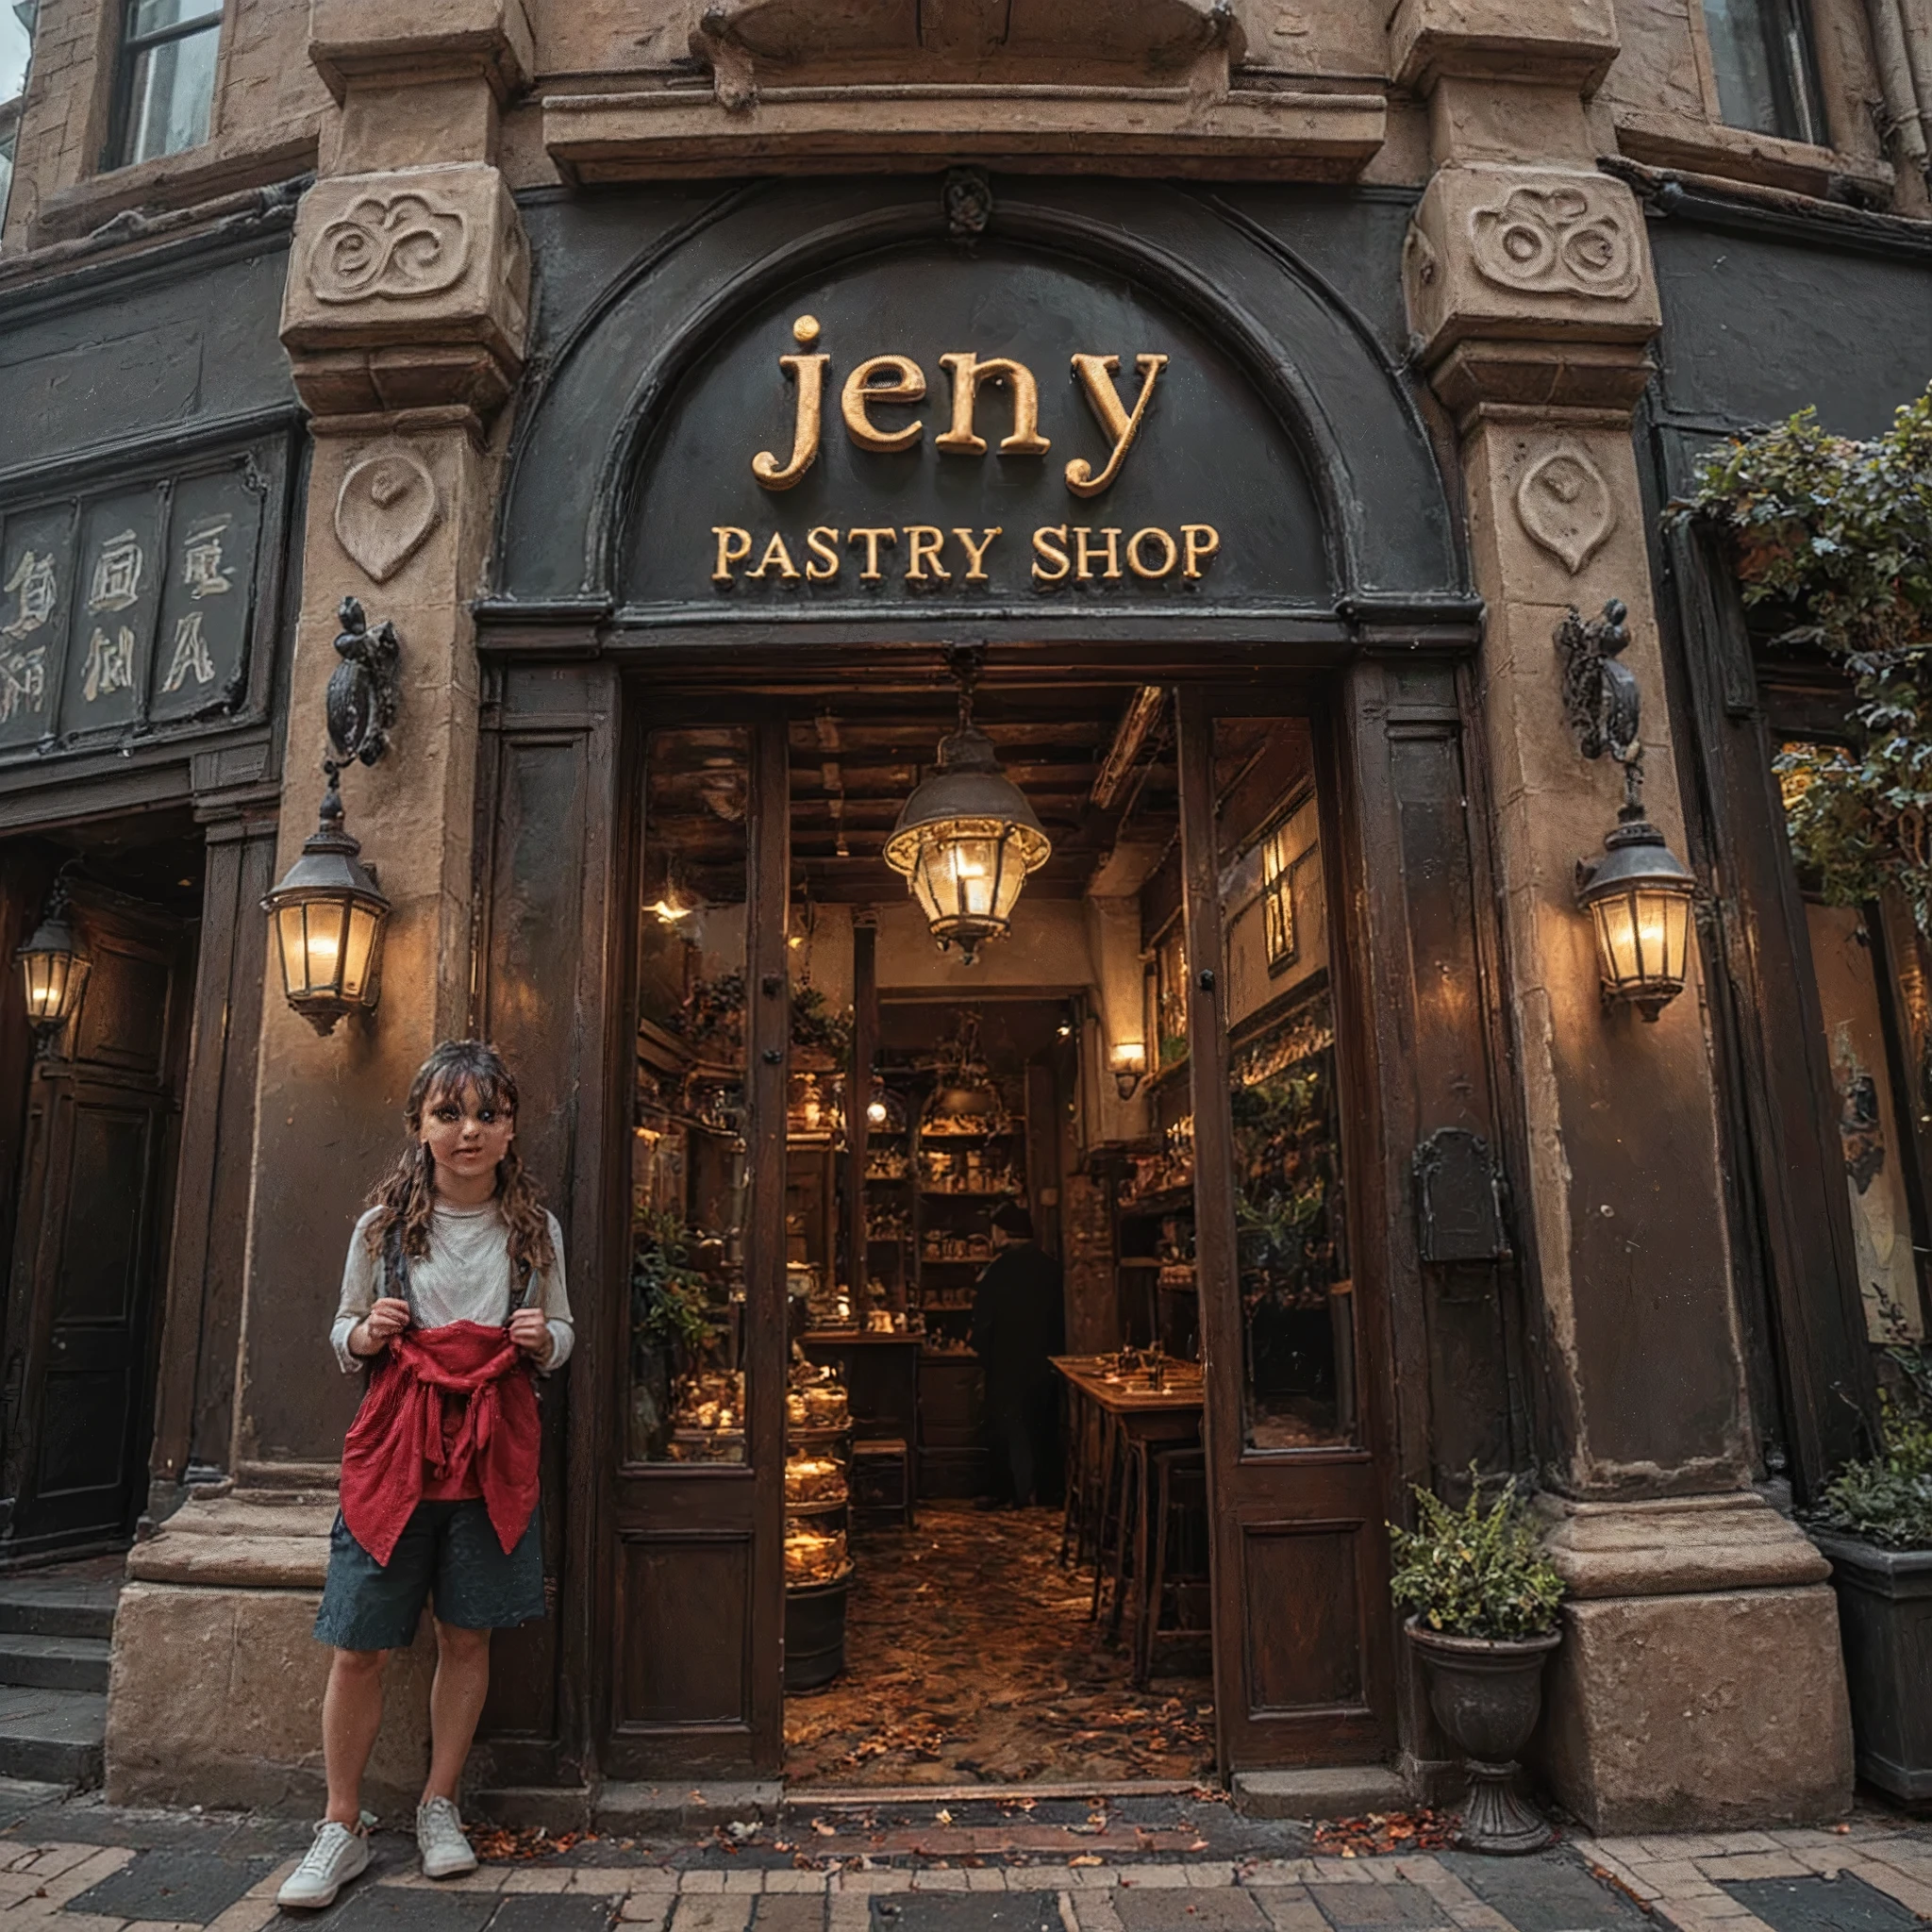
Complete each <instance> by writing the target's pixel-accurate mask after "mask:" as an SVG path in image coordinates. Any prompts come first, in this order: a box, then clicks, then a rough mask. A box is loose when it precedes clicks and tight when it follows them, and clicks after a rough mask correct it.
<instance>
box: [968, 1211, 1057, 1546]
mask: <svg viewBox="0 0 1932 1932" xmlns="http://www.w3.org/2000/svg"><path fill="white" fill-rule="evenodd" d="M992 1245H993V1257H992V1259H991V1261H990V1262H989V1263H988V1264H987V1268H986V1272H985V1273H984V1274H981V1275H980V1277H979V1285H978V1287H977V1289H976V1290H975V1291H974V1297H973V1347H974V1353H975V1354H976V1355H977V1356H978V1357H979V1359H980V1361H981V1363H982V1364H983V1365H984V1367H985V1370H986V1437H987V1447H988V1449H989V1450H990V1451H991V1462H992V1471H991V1493H990V1495H989V1497H988V1499H987V1503H986V1506H985V1507H989V1508H997V1507H1000V1506H1001V1505H1003V1504H1007V1503H1014V1504H1017V1505H1018V1506H1019V1507H1021V1508H1023V1509H1024V1507H1026V1506H1027V1505H1028V1504H1029V1503H1045V1502H1049V1501H1051V1500H1052V1492H1053V1491H1054V1490H1055V1489H1056V1488H1057V1487H1058V1467H1059V1387H1058V1377H1057V1376H1056V1374H1055V1373H1054V1370H1053V1366H1052V1362H1051V1360H1050V1357H1053V1356H1057V1355H1059V1354H1061V1353H1062V1352H1063V1351H1064V1349H1065V1347H1066V1306H1065V1302H1064V1299H1063V1297H1062V1295H1061V1291H1060V1264H1059V1263H1058V1261H1056V1260H1055V1259H1054V1258H1053V1257H1052V1256H1051V1255H1049V1254H1047V1253H1046V1252H1045V1250H1044V1249H1042V1248H1041V1247H1040V1246H1039V1244H1038V1243H1037V1242H1036V1241H1034V1239H1033V1217H1032V1216H1031V1215H1029V1214H1028V1213H1027V1212H1026V1210H1025V1208H1022V1207H1021V1206H1020V1205H1019V1203H1018V1202H1017V1201H1002V1202H1001V1203H1000V1205H999V1206H998V1207H997V1208H994V1209H993V1213H992Z"/></svg>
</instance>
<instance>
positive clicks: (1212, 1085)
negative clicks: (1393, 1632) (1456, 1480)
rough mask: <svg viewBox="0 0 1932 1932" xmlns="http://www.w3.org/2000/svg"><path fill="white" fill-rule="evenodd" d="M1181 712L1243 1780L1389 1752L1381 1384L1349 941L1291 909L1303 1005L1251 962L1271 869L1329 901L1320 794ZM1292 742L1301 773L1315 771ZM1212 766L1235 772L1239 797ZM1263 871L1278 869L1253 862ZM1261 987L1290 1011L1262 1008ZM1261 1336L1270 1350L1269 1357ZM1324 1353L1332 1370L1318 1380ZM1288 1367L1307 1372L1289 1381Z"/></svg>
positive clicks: (1310, 749) (1228, 1586) (1212, 1347)
mask: <svg viewBox="0 0 1932 1932" xmlns="http://www.w3.org/2000/svg"><path fill="white" fill-rule="evenodd" d="M1176 702H1177V716H1178V758H1179V766H1180V780H1181V852H1182V910H1183V913H1184V916H1185V919H1186V942H1187V957H1188V962H1189V963H1188V985H1187V999H1188V1021H1187V1026H1188V1056H1189V1066H1190V1071H1191V1085H1192V1098H1193V1133H1194V1213H1195V1261H1196V1270H1197V1282H1198V1289H1199V1294H1200V1299H1201V1331H1202V1342H1203V1355H1204V1358H1205V1361H1206V1365H1207V1374H1208V1414H1207V1442H1208V1474H1209V1481H1210V1484H1211V1486H1212V1495H1213V1519H1214V1545H1213V1570H1214V1578H1213V1592H1214V1661H1215V1671H1214V1674H1215V1708H1216V1712H1217V1721H1218V1729H1219V1734H1220V1743H1221V1755H1222V1760H1223V1764H1224V1768H1225V1769H1227V1770H1230V1771H1234V1770H1245V1769H1257V1768H1261V1767H1265V1766H1269V1765H1293V1764H1307V1763H1316V1762H1324V1761H1325V1762H1337V1761H1349V1760H1360V1759H1363V1758H1372V1757H1377V1756H1380V1755H1382V1754H1383V1753H1384V1752H1385V1751H1386V1750H1387V1749H1388V1746H1389V1743H1390V1741H1391V1731H1392V1725H1391V1718H1392V1704H1393V1697H1392V1670H1391V1664H1390V1659H1389V1651H1390V1632H1389V1626H1390V1612H1389V1600H1388V1584H1387V1543H1386V1532H1385V1530H1384V1528H1383V1525H1382V1517H1383V1514H1384V1510H1383V1508H1382V1507H1381V1503H1380V1497H1381V1493H1382V1488H1383V1485H1382V1481H1381V1478H1380V1475H1379V1473H1378V1469H1377V1462H1376V1457H1375V1456H1374V1453H1373V1452H1372V1450H1371V1448H1370V1447H1369V1446H1367V1445H1369V1444H1372V1443H1374V1442H1375V1441H1378V1440H1379V1417H1380V1410H1381V1407H1382V1404H1383V1400H1384V1397H1383V1394H1382V1382H1383V1380H1384V1374H1383V1369H1382V1365H1381V1363H1380V1362H1379V1361H1378V1360H1377V1359H1375V1358H1374V1356H1373V1355H1371V1354H1369V1353H1367V1352H1366V1350H1365V1346H1364V1342H1365V1338H1366V1337H1369V1336H1372V1335H1374V1333H1376V1332H1377V1330H1376V1326H1375V1324H1374V1323H1373V1322H1371V1321H1367V1320H1363V1319H1361V1315H1362V1313H1363V1312H1364V1310H1363V1305H1364V1304H1365V1303H1372V1302H1373V1301H1374V1297H1375V1296H1376V1294H1377V1292H1378V1289H1379V1284H1378V1283H1377V1282H1376V1281H1375V1280H1374V1278H1373V1276H1372V1275H1371V1274H1368V1273H1366V1272H1365V1271H1364V1270H1363V1269H1361V1268H1360V1267H1359V1266H1357V1267H1356V1269H1355V1270H1354V1271H1353V1274H1352V1278H1351V1274H1350V1271H1349V1270H1348V1267H1347V1261H1348V1256H1349V1254H1350V1252H1351V1251H1352V1246H1353V1244H1352V1243H1351V1242H1350V1241H1348V1240H1347V1239H1346V1235H1345V1229H1344V1226H1343V1221H1342V1207H1343V1204H1344V1203H1345V1202H1346V1201H1347V1199H1348V1194H1347V1191H1346V1188H1345V1186H1344V1181H1345V1175H1344V1174H1342V1172H1341V1167H1340V1166H1339V1164H1338V1163H1339V1160H1340V1154H1339V1152H1338V1150H1339V1148H1340V1147H1341V1145H1342V1144H1343V1141H1344V1139H1345V1137H1344V1136H1342V1134H1341V1125H1340V1120H1341V1111H1343V1110H1345V1109H1346V1107H1347V1105H1348V1101H1349V1096H1348V1095H1347V1093H1346V1092H1344V1091H1340V1081H1341V1075H1340V1074H1338V1073H1337V1071H1336V1069H1337V1067H1338V1066H1339V1065H1340V1066H1345V1065H1346V1064H1347V1059H1346V1056H1343V1055H1338V1053H1337V1052H1336V1049H1335V1041H1334V1034H1335V1031H1336V1024H1335V1020H1334V1017H1333V1014H1334V1008H1335V994H1336V989H1337V987H1338V985H1339V984H1340V982H1341V980H1342V979H1343V976H1344V969H1345V963H1346V962H1345V959H1344V958H1343V957H1342V954H1341V927H1340V923H1339V922H1337V921H1335V920H1333V919H1331V918H1329V917H1328V916H1327V906H1326V903H1325V900H1323V901H1321V902H1319V903H1316V904H1312V905H1308V906H1300V907H1296V908H1293V909H1292V912H1290V911H1289V910H1288V909H1284V910H1283V912H1282V914H1281V919H1282V927H1281V929H1282V930H1284V931H1287V930H1290V929H1297V930H1300V929H1306V931H1307V934H1308V935H1309V936H1310V938H1312V936H1313V935H1314V934H1315V933H1316V932H1317V931H1318V930H1320V931H1323V932H1325V933H1326V934H1327V935H1329V936H1330V937H1328V938H1327V939H1326V940H1325V941H1324V943H1325V944H1326V945H1327V947H1328V953H1327V963H1326V965H1325V966H1324V967H1323V968H1322V969H1321V971H1322V972H1323V973H1324V974H1325V977H1324V978H1323V979H1321V980H1319V981H1317V980H1316V979H1313V978H1309V979H1308V980H1307V983H1306V984H1307V991H1305V992H1304V991H1297V990H1296V982H1295V980H1294V978H1293V976H1292V975H1291V974H1288V973H1286V972H1283V971H1280V970H1279V969H1272V967H1271V965H1270V964H1264V963H1262V962H1258V961H1257V960H1256V959H1255V958H1253V957H1251V956H1252V954H1253V952H1254V948H1255V946H1256V944H1257V931H1258V929H1259V927H1258V920H1257V908H1260V907H1261V906H1262V904H1263V902H1264V901H1265V899H1266V897H1267V895H1268V894H1269V892H1270V891H1278V890H1282V888H1280V887H1279V886H1278V884H1276V885H1271V883H1270V874H1268V872H1267V866H1268V865H1270V864H1276V865H1278V868H1279V869H1278V870H1277V871H1275V872H1274V874H1273V875H1272V876H1273V878H1274V880H1275V881H1277V882H1278V881H1280V880H1283V879H1290V880H1291V879H1300V880H1301V881H1303V884H1304V886H1305V887H1306V889H1307V890H1308V891H1315V890H1317V889H1316V887H1315V886H1314V884H1313V883H1312V882H1313V881H1316V880H1321V881H1323V884H1322V886H1321V888H1320V890H1321V891H1323V892H1324V893H1325V891H1326V884H1325V881H1326V879H1327V878H1328V877H1330V876H1333V875H1334V873H1335V868H1334V867H1333V866H1332V865H1330V864H1329V863H1328V862H1327V860H1326V858H1324V857H1323V843H1324V837H1325V833H1326V826H1327V824H1329V823H1332V814H1323V813H1320V812H1318V811H1313V810H1311V808H1310V807H1309V805H1308V803H1307V801H1308V798H1309V795H1310V794H1309V792H1308V791H1307V785H1308V784H1310V783H1313V782H1314V780H1313V779H1307V780H1304V781H1302V784H1301V789H1299V790H1297V789H1296V786H1295V783H1294V781H1293V780H1292V778H1291V774H1290V773H1289V772H1288V770H1287V769H1285V765H1284V761H1283V760H1281V759H1279V758H1275V757H1274V755H1273V753H1272V751H1271V748H1270V741H1269V740H1268V738H1267V736H1266V730H1265V729H1262V730H1260V731H1259V732H1257V727H1268V726H1270V725H1271V724H1283V725H1290V724H1293V721H1292V720H1290V719H1287V718H1285V717H1284V718H1283V719H1280V720H1274V721H1270V720H1268V719H1266V718H1264V717H1262V716H1260V715H1259V714H1260V713H1261V712H1262V711H1264V710H1265V709H1266V707H1265V706H1263V705H1260V704H1258V703H1257V702H1256V701H1254V700H1253V699H1250V700H1248V701H1247V702H1246V703H1245V704H1241V705H1240V706H1239V708H1238V709H1236V710H1232V711H1230V712H1229V713H1228V714H1227V715H1228V716H1230V717H1232V718H1234V719H1235V720H1236V721H1237V723H1238V724H1239V726H1240V729H1239V730H1237V731H1236V732H1235V733H1233V734H1231V738H1230V745H1231V746H1232V751H1230V750H1229V747H1228V746H1223V747H1221V749H1220V750H1219V751H1218V750H1217V738H1216V729H1217V707H1216V703H1215V700H1214V697H1213V695H1212V694H1211V693H1208V692H1206V691H1188V690H1183V691H1181V692H1180V693H1179V694H1178V696H1177V701H1176ZM1296 729H1297V730H1299V732H1300V738H1299V750H1298V756H1299V757H1300V758H1301V759H1302V760H1303V765H1304V769H1305V770H1307V771H1308V772H1319V771H1320V770H1322V769H1324V766H1323V763H1322V761H1321V760H1320V759H1319V758H1317V757H1316V756H1315V746H1314V742H1313V740H1312V739H1311V737H1310V735H1309V734H1308V733H1307V730H1306V728H1305V727H1300V726H1297V727H1296ZM1224 752H1227V753H1228V754H1229V755H1228V756H1225V757H1224V756H1222V753H1224ZM1217 759H1219V761H1220V766H1222V767H1225V766H1227V765H1228V764H1230V762H1232V763H1233V764H1234V765H1236V766H1237V767H1238V770H1239V775H1238V777H1237V778H1236V779H1235V781H1234V782H1232V783H1226V782H1224V779H1225V777H1226V773H1225V771H1224V770H1222V769H1218V766H1217ZM1311 822H1312V823H1314V824H1318V825H1319V828H1320V829H1319V830H1318V831H1317V832H1316V833H1315V835H1314V836H1315V842H1314V844H1313V846H1312V847H1310V848H1309V849H1308V851H1307V854H1305V855H1303V856H1301V857H1295V856H1292V855H1291V852H1290V843H1291V840H1290V834H1291V830H1293V831H1295V836H1296V838H1300V837H1305V836H1307V831H1308V827H1309V825H1310V824H1311ZM1296 828H1299V829H1298V830H1297V829H1296ZM1264 852H1265V853H1274V854H1275V855H1276V857H1275V858H1265V857H1264V858H1261V859H1260V861H1259V862H1258V863H1257V854H1263V853H1264ZM1317 859H1319V860H1320V862H1319V863H1317V862H1315V861H1316V860H1317ZM1301 889H1302V888H1299V887H1291V888H1289V890H1301ZM1231 932H1232V933H1237V934H1238V935H1239V945H1238V946H1237V945H1235V944H1233V943H1231V942H1230V940H1229V934H1230V933H1231ZM1295 963H1296V962H1295V960H1294V959H1292V958H1291V959H1290V960H1288V961H1285V962H1284V964H1285V965H1293V964H1295ZM1310 970H1312V969H1310ZM1271 980H1272V981H1273V983H1274V984H1278V985H1279V986H1280V987H1281V988H1282V991H1279V992H1278V993H1274V992H1271V991H1269V985H1270V982H1271ZM1241 999H1245V1000H1246V1002H1247V1005H1246V1006H1245V1007H1241V1006H1238V1005H1237V1001H1238V1000H1241ZM1231 1024H1232V1025H1233V1026H1234V1027H1235V1043H1234V1044H1233V1045H1231V1044H1230V1040H1229V1028H1230V1025H1231ZM1295 1095H1299V1097H1298V1098H1297V1097H1293V1096H1295ZM1237 1104H1238V1105H1239V1123H1240V1124H1238V1119H1237V1114H1238V1106H1237ZM1269 1122H1272V1123H1274V1124H1267V1123H1269ZM1297 1191H1298V1192H1297ZM1238 1196H1239V1198H1240V1199H1241V1203H1242V1213H1241V1217H1239V1218H1238V1215H1237V1206H1236V1204H1237V1198H1238ZM1291 1199H1292V1200H1294V1201H1306V1202H1307V1203H1309V1204H1312V1206H1311V1209H1310V1213H1311V1216H1312V1218H1306V1219H1303V1220H1301V1221H1298V1222H1295V1223H1293V1225H1294V1226H1295V1227H1296V1228H1299V1229H1300V1230H1301V1233H1302V1237H1303V1240H1302V1245H1301V1247H1300V1248H1299V1250H1297V1251H1291V1248H1290V1247H1289V1246H1286V1245H1284V1241H1285V1237H1284V1235H1283V1234H1282V1233H1280V1232H1278V1231H1276V1230H1277V1228H1278V1227H1279V1225H1280V1224H1279V1223H1278V1222H1277V1221H1276V1220H1275V1219H1274V1218H1273V1217H1274V1216H1275V1214H1276V1212H1277V1210H1279V1209H1280V1208H1282V1207H1283V1204H1284V1203H1285V1202H1288V1201H1290V1200H1291ZM1324 1229H1325V1230H1326V1231H1325V1232H1322V1230H1324ZM1323 1243H1326V1245H1325V1246H1324V1245H1322V1244H1323ZM1297 1254H1298V1256H1299V1258H1295V1256H1296V1255H1297ZM1264 1314H1268V1315H1270V1316H1271V1317H1273V1318H1274V1321H1275V1326H1276V1328H1278V1329H1279V1330H1280V1333H1279V1334H1278V1335H1276V1336H1274V1341H1273V1342H1272V1343H1271V1344H1270V1345H1269V1346H1268V1347H1264V1346H1263V1341H1262V1336H1263V1331H1262V1329H1261V1327H1260V1326H1259V1325H1258V1324H1259V1323H1260V1321H1261V1318H1262V1316H1263V1315H1264ZM1297 1322H1298V1323H1299V1325H1295V1324H1296V1323H1297ZM1320 1346H1326V1347H1327V1348H1328V1349H1329V1350H1330V1351H1331V1352H1332V1357H1333V1361H1332V1369H1330V1368H1328V1367H1324V1365H1323V1364H1320V1363H1318V1362H1316V1359H1315V1358H1316V1357H1317V1356H1318V1354H1319V1353H1320ZM1298 1353H1300V1354H1303V1355H1305V1356H1306V1357H1307V1362H1306V1363H1305V1364H1304V1365H1303V1366H1302V1367H1301V1368H1294V1367H1293V1366H1292V1364H1290V1366H1289V1367H1287V1368H1285V1367H1284V1363H1285V1362H1286V1361H1288V1359H1289V1358H1290V1357H1295V1356H1296V1355H1297V1354H1298ZM1317 1368H1320V1369H1321V1370H1322V1373H1320V1374H1316V1373H1313V1370H1315V1369H1317Z"/></svg>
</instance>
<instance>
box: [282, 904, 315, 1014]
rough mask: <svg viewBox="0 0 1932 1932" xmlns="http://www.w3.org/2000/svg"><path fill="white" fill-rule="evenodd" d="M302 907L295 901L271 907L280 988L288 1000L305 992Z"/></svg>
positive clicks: (304, 922) (306, 966)
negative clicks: (280, 964) (289, 904)
mask: <svg viewBox="0 0 1932 1932" xmlns="http://www.w3.org/2000/svg"><path fill="white" fill-rule="evenodd" d="M305 910H306V908H304V907H302V906H301V905H299V904H297V905H294V906H279V907H277V908H275V945H276V949H277V950H278V951H279V952H280V954H281V956H282V991H284V992H285V993H287V994H288V996H289V997H290V998H291V999H295V998H297V997H298V996H299V995H301V994H303V993H306V992H307V991H308V937H307V926H308V921H307V920H306V919H305V917H304V916H303V915H304V912H305Z"/></svg>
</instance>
